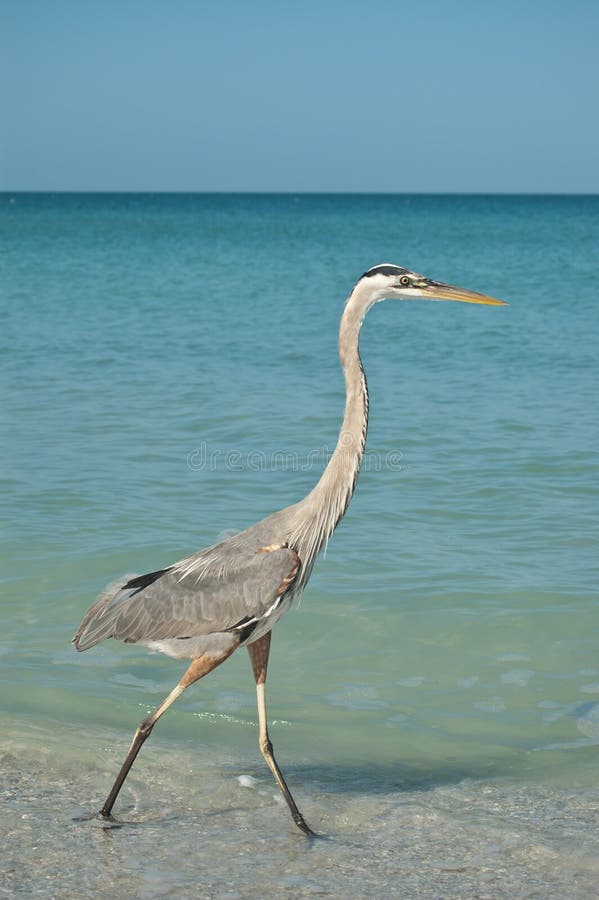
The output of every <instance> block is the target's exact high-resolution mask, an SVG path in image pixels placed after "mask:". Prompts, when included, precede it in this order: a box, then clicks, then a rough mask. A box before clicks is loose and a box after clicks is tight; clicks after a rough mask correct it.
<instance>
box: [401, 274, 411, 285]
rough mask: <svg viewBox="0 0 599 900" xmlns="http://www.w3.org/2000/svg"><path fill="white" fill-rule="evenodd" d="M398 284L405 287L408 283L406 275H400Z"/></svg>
mask: <svg viewBox="0 0 599 900" xmlns="http://www.w3.org/2000/svg"><path fill="white" fill-rule="evenodd" d="M399 283H400V284H401V286H402V287H407V286H408V285H409V283H410V279H409V278H408V276H407V275H402V276H401V278H400V279H399Z"/></svg>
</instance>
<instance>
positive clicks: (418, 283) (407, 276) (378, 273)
mask: <svg viewBox="0 0 599 900" xmlns="http://www.w3.org/2000/svg"><path fill="white" fill-rule="evenodd" d="M358 285H360V286H363V288H364V289H365V290H368V292H369V296H370V299H371V302H373V303H376V302H377V301H378V300H391V299H393V298H397V299H399V300H416V299H422V300H461V301H462V302H463V303H485V304H487V305H488V306H505V305H506V304H505V303H504V301H503V300H496V299H495V298H494V297H488V296H487V295H486V294H478V293H477V292H476V291H469V290H466V289H464V288H459V287H454V285H451V284H443V282H441V281H433V280H432V278H426V277H425V276H424V275H419V274H418V272H411V271H410V270H409V269H404V268H403V267H402V266H394V265H391V264H389V263H383V264H382V265H378V266H374V267H373V268H372V269H368V271H367V272H364V274H363V275H362V277H361V278H360V281H359V282H358Z"/></svg>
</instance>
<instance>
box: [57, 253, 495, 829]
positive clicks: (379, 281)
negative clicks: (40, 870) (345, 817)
mask: <svg viewBox="0 0 599 900" xmlns="http://www.w3.org/2000/svg"><path fill="white" fill-rule="evenodd" d="M392 298H397V299H399V300H412V299H415V298H422V299H425V300H461V301H464V302H466V303H484V304H491V305H496V306H499V305H504V304H503V301H501V300H495V299H494V298H492V297H487V296H486V295H484V294H478V293H475V292H474V291H468V290H463V289H462V288H457V287H453V286H451V285H448V284H443V283H441V282H438V281H432V280H431V279H430V278H425V277H424V276H422V275H418V274H417V273H416V272H411V271H410V270H409V269H404V268H402V267H401V266H394V265H389V264H383V265H378V266H374V268H372V269H369V270H368V271H367V272H365V273H364V275H362V277H361V278H360V279H359V281H358V282H357V284H356V286H355V287H354V289H353V291H352V292H351V294H350V296H349V298H348V300H347V303H346V305H345V309H344V312H343V315H342V317H341V324H340V328H339V357H340V359H341V366H342V368H343V374H344V376H345V389H346V400H345V414H344V416H343V423H342V425H341V431H340V434H339V440H338V442H337V446H336V448H335V451H334V452H333V454H332V456H331V459H330V461H329V463H328V465H327V467H326V469H325V470H324V472H323V474H322V476H321V478H320V480H319V482H318V483H317V485H316V486H315V487H314V488H313V489H312V491H310V493H309V494H308V495H307V496H306V497H304V499H303V500H300V502H299V503H294V504H293V505H292V506H288V507H286V508H285V509H282V510H279V512H275V513H273V514H272V515H270V516H268V517H267V518H266V519H262V521H260V522H258V523H257V524H255V525H252V526H251V527H250V528H246V529H245V531H241V532H240V533H239V534H235V535H233V536H232V537H228V538H227V539H226V540H224V541H222V542H221V543H219V544H215V545H213V546H211V547H207V548H206V549H204V550H200V551H199V552H197V553H194V554H192V555H191V556H188V557H187V558H186V559H182V560H181V561H180V562H176V563H174V564H173V565H170V566H167V567H166V568H164V569H159V570H158V571H156V572H150V573H149V574H147V575H140V576H139V577H136V578H129V579H128V580H127V579H126V580H122V579H121V581H120V582H118V583H117V584H115V585H112V586H110V587H109V588H108V589H107V590H106V591H105V593H104V594H102V595H101V596H100V598H99V599H98V600H97V601H96V603H94V604H93V606H91V607H90V608H89V610H88V611H87V613H86V614H85V617H84V619H83V622H82V623H81V626H80V628H79V630H78V632H77V634H76V635H75V637H74V638H73V643H74V644H75V647H76V648H77V650H87V649H89V648H90V647H93V646H94V645H95V644H97V643H99V641H103V640H105V639H106V638H115V639H116V640H120V641H125V643H131V644H145V645H146V646H148V647H150V648H151V649H153V650H160V651H161V652H162V653H166V654H167V655H169V656H173V657H176V658H181V659H190V660H191V661H192V662H191V664H190V666H189V668H188V669H187V671H186V672H185V674H184V675H183V677H182V678H181V680H180V681H179V683H178V684H177V686H176V687H175V688H174V689H173V690H172V691H171V692H170V694H169V695H168V696H167V697H166V698H165V699H164V700H163V702H162V703H161V704H160V706H158V707H157V708H156V709H155V710H154V712H152V713H150V715H148V716H147V717H146V718H145V719H144V720H143V721H142V722H141V724H140V725H139V727H138V729H137V731H136V732H135V736H134V738H133V741H132V743H131V746H130V748H129V752H128V753H127V756H126V758H125V762H124V763H123V766H122V768H121V770H120V772H119V774H118V776H117V779H116V781H115V783H114V785H113V787H112V790H111V791H110V793H109V795H108V797H107V799H106V802H105V803H104V806H103V807H102V809H101V810H100V812H99V814H98V815H99V816H101V817H102V818H104V819H109V818H111V812H112V808H113V806H114V802H115V800H116V798H117V796H118V794H119V791H120V790H121V787H122V786H123V783H124V781H125V778H126V777H127V774H128V772H129V770H130V768H131V766H132V764H133V762H134V760H135V758H136V756H137V754H138V752H139V750H140V748H141V746H142V744H143V742H144V741H145V740H146V738H147V737H148V735H149V734H150V732H151V730H152V728H153V727H154V725H155V724H156V722H157V721H158V719H159V718H160V716H161V715H162V714H163V713H164V712H166V710H167V709H168V708H169V706H170V705H171V703H173V701H175V700H176V699H177V697H180V696H181V694H182V693H183V691H184V690H185V688H187V687H189V685H190V684H193V683H194V681H197V680H198V679H199V678H202V677H203V676H204V675H206V674H207V673H208V672H210V671H212V669H214V668H216V666H218V665H220V663H222V662H224V660H225V659H227V657H229V656H230V655H231V654H232V653H233V651H234V650H237V649H238V647H244V646H247V648H248V652H249V655H250V660H251V664H252V668H253V670H254V677H255V681H256V690H257V703H258V720H259V746H260V750H261V752H262V755H263V757H264V759H265V761H266V763H267V765H268V767H269V768H270V770H271V772H272V774H273V775H274V778H275V780H276V782H277V784H278V786H279V788H280V789H281V792H282V794H283V796H284V798H285V800H286V801H287V805H288V806H289V809H290V811H291V815H292V816H293V820H294V822H295V824H296V825H297V826H298V828H300V829H301V830H302V831H303V832H304V833H305V834H307V835H312V834H314V832H313V831H312V829H311V828H310V827H309V826H308V825H307V824H306V821H305V819H304V817H303V816H302V814H301V813H300V811H299V809H298V808H297V806H296V804H295V801H294V799H293V797H292V796H291V793H290V791H289V788H288V787H287V785H286V783H285V780H284V778H283V775H282V774H281V770H280V769H279V767H278V765H277V762H276V760H275V757H274V755H273V748H272V744H271V742H270V739H269V736H268V727H267V719H266V704H265V695H264V686H265V682H266V669H267V664H268V654H269V650H270V633H271V629H272V627H273V625H274V624H275V622H276V621H277V620H278V619H280V617H281V616H282V615H283V613H284V612H285V611H286V610H287V609H289V607H290V606H291V603H292V601H293V599H294V598H295V597H297V596H298V595H299V594H300V593H301V591H303V589H304V587H305V586H306V582H307V581H308V578H309V577H310V573H311V571H312V567H313V565H314V562H315V560H316V557H317V556H318V554H319V553H320V551H321V550H322V549H323V547H324V546H325V544H326V543H327V541H328V539H329V537H330V536H331V534H332V533H333V531H334V529H335V527H336V525H337V523H338V522H339V520H340V519H341V517H342V516H343V515H344V513H345V511H346V509H347V507H348V504H349V501H350V500H351V497H352V494H353V492H354V488H355V486H356V479H357V477H358V473H359V471H360V465H361V462H362V457H363V454H364V445H365V442H366V429H367V425H368V390H367V385H366V376H365V374H364V369H363V368H362V362H361V360H360V354H359V350H358V335H359V332H360V327H361V325H362V321H363V319H364V316H365V315H366V313H367V312H368V310H369V309H370V307H371V306H372V305H373V304H374V303H377V302H378V301H379V300H386V299H392Z"/></svg>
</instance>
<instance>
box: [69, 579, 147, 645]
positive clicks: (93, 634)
mask: <svg viewBox="0 0 599 900" xmlns="http://www.w3.org/2000/svg"><path fill="white" fill-rule="evenodd" d="M138 577H139V576H136V575H124V576H123V577H122V578H119V580H118V581H113V582H112V583H111V584H109V585H108V587H106V588H105V589H104V590H103V591H102V593H101V594H100V596H99V597H98V599H97V600H96V602H95V603H94V604H92V606H90V608H89V609H88V611H87V612H86V614H85V616H84V617H83V621H82V623H81V625H80V626H79V629H78V631H77V634H76V635H75V637H74V638H73V641H72V643H73V644H74V645H75V649H76V650H89V648H90V647H93V646H95V645H96V644H99V643H100V641H104V640H106V638H109V637H112V635H111V633H110V632H111V631H112V625H113V622H112V619H111V617H109V618H108V620H107V621H106V623H105V624H103V623H102V621H101V619H102V614H103V612H104V611H105V610H106V608H107V606H108V604H109V603H110V601H111V600H114V598H115V597H116V596H117V594H120V592H121V591H122V590H123V588H124V587H125V586H126V585H128V584H129V583H130V582H131V581H132V580H133V579H135V578H138Z"/></svg>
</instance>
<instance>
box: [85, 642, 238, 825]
mask: <svg viewBox="0 0 599 900" xmlns="http://www.w3.org/2000/svg"><path fill="white" fill-rule="evenodd" d="M237 646H238V645H237V644H234V645H233V647H231V649H229V650H226V651H225V652H223V653H221V654H218V655H217V654H208V653H205V654H204V655H203V656H200V657H198V659H194V661H193V662H192V664H191V665H190V667H189V668H188V669H187V671H186V672H185V674H184V675H183V677H182V678H181V681H180V682H179V684H178V685H177V686H176V687H175V688H174V689H173V690H172V691H171V692H170V694H169V695H168V697H166V698H165V699H164V700H163V701H162V703H161V704H160V706H157V707H156V709H155V710H154V712H151V713H150V715H149V716H146V718H145V719H144V720H143V722H141V723H140V725H139V727H138V729H137V731H136V732H135V735H134V737H133V740H132V742H131V746H130V747H129V752H128V753H127V756H126V757H125V762H124V763H123V765H122V767H121V771H120V772H119V774H118V775H117V778H116V781H115V782H114V784H113V786H112V790H111V791H110V793H109V795H108V797H107V798H106V802H105V804H104V806H103V807H102V809H101V810H100V813H99V814H100V816H102V818H104V819H109V818H110V814H111V812H112V807H113V806H114V803H115V800H116V798H117V797H118V795H119V792H120V790H121V788H122V786H123V784H124V782H125V779H126V777H127V775H128V774H129V769H130V768H131V766H132V765H133V763H134V762H135V758H136V756H137V754H138V753H139V751H140V750H141V746H142V744H143V742H144V741H145V740H146V738H147V737H148V736H149V734H150V732H151V731H152V728H153V727H154V725H155V724H156V722H157V721H158V719H159V718H160V716H161V715H162V714H163V713H165V712H166V711H167V709H168V708H169V706H170V705H171V704H172V703H174V702H175V700H176V699H177V697H180V696H181V694H182V693H183V691H184V690H185V688H187V687H189V685H190V684H193V683H194V681H197V680H198V679H199V678H202V677H203V676H204V675H207V674H208V672H211V671H212V669H215V668H216V666H218V665H220V663H222V662H224V661H225V659H227V657H229V656H230V655H231V653H232V652H233V650H235V649H236V647H237Z"/></svg>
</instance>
